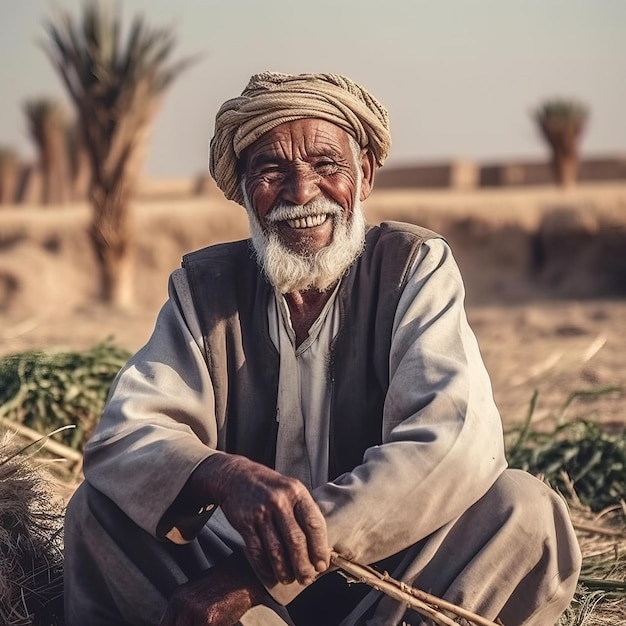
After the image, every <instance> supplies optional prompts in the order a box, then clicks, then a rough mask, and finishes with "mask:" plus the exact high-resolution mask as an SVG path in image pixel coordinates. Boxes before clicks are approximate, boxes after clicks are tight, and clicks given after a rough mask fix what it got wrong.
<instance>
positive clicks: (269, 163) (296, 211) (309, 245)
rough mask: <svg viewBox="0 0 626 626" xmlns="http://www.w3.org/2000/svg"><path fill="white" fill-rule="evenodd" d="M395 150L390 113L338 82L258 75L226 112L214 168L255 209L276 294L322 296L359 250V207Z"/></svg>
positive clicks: (258, 246) (256, 230)
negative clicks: (318, 293) (380, 167)
mask: <svg viewBox="0 0 626 626" xmlns="http://www.w3.org/2000/svg"><path fill="white" fill-rule="evenodd" d="M389 146H390V137H389V127H388V120H387V114H386V111H385V109H384V108H383V107H382V106H381V105H380V104H379V103H378V102H377V101H376V100H374V98H372V96H371V95H370V94H368V93H367V92H366V91H365V90H363V89H362V88H361V87H359V86H358V85H356V84H355V83H353V82H352V81H350V80H349V79H347V78H344V77H341V76H336V75H328V74H321V75H318V74H315V75H310V74H305V75H298V76H290V75H284V74H273V73H265V74H258V75H256V76H253V77H252V79H251V80H250V83H249V84H248V87H247V88H246V90H244V92H243V94H242V96H241V97H239V98H235V99H234V100H229V101H228V102H226V103H225V104H224V105H223V106H222V108H221V109H220V111H219V112H218V114H217V118H216V124H215V135H214V137H213V139H212V140H211V159H210V170H211V173H212V174H213V176H214V178H215V180H216V181H217V184H218V186H219V187H220V188H221V189H222V191H224V193H225V195H226V196H227V197H228V198H230V199H233V200H235V201H237V202H239V203H240V204H243V205H244V206H245V207H246V209H247V210H248V214H249V218H250V227H251V233H252V240H253V244H254V247H255V250H256V252H257V256H258V258H259V263H260V264H261V266H262V267H263V269H264V271H265V273H266V274H267V275H268V278H269V279H270V282H272V283H273V284H274V285H275V286H276V287H277V289H279V290H280V291H281V292H283V293H286V292H289V291H295V290H304V289H309V288H316V289H319V290H325V289H327V288H328V287H330V286H331V285H332V284H334V283H335V282H336V281H337V280H338V279H339V278H340V277H341V275H342V274H343V273H344V272H345V271H346V270H347V269H348V267H349V266H350V265H351V264H352V262H353V261H354V259H355V258H356V257H357V256H358V255H359V254H360V252H361V251H362V248H363V242H364V232H365V226H364V219H363V215H362V212H361V209H360V203H361V201H362V200H364V199H365V198H366V197H367V196H368V195H369V193H370V191H371V189H372V185H373V180H374V170H375V168H376V166H377V165H382V163H383V162H384V160H385V158H386V156H387V153H388V150H389Z"/></svg>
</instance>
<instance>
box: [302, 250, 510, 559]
mask: <svg viewBox="0 0 626 626" xmlns="http://www.w3.org/2000/svg"><path fill="white" fill-rule="evenodd" d="M464 295H465V294H464V288H463V283H462V279H461V276H460V272H459V270H458V267H457V265H456V262H455V261H454V259H453V257H452V253H451V251H450V248H449V247H448V245H447V244H446V243H445V241H443V240H441V239H433V240H428V241H427V242H425V243H424V244H423V245H422V248H421V251H420V254H419V256H418V258H417V260H416V262H415V265H414V268H413V271H412V274H411V276H410V279H409V281H408V284H407V285H406V287H405V289H404V291H403V294H402V296H401V298H400V301H399V305H398V308H397V311H396V315H395V319H394V327H393V334H392V342H391V350H390V355H389V365H390V380H389V389H388V393H387V396H386V399H385V406H384V413H383V431H384V432H383V443H382V444H381V445H379V446H376V447H372V448H370V449H368V450H367V451H366V452H365V455H364V458H363V463H362V464H361V465H359V466H358V467H356V468H355V469H354V470H353V471H352V472H349V473H346V474H343V475H342V476H340V477H338V478H337V479H336V480H334V481H333V482H329V483H327V484H325V485H322V486H321V487H319V488H318V489H316V490H315V491H314V492H313V495H314V498H315V500H316V501H317V503H318V504H319V506H320V508H321V510H322V513H323V514H324V516H325V518H326V521H327V526H328V535H329V545H330V546H331V547H332V548H334V549H335V550H337V551H338V552H340V553H341V554H343V555H344V556H346V557H347V558H350V559H354V560H356V561H358V562H362V563H372V562H375V561H378V560H380V559H382V558H385V557H387V556H390V555H391V554H395V553H396V552H399V551H400V550H402V549H404V548H406V547H408V546H409V545H412V544H414V543H416V542H417V541H419V540H421V539H423V538H424V537H426V536H428V535H429V534H431V533H432V532H434V531H435V530H437V529H438V528H440V527H442V526H443V525H445V524H447V523H449V522H451V521H453V520H454V519H456V518H457V517H459V516H460V515H461V514H462V513H463V512H464V511H466V510H467V509H468V508H469V507H470V506H471V505H472V504H474V503H475V502H476V501H477V500H479V499H480V498H481V497H482V496H483V495H484V494H485V493H486V492H487V490H488V489H489V488H490V487H491V485H492V484H493V483H494V482H495V481H496V479H497V477H498V476H499V475H500V474H501V472H502V471H503V470H504V469H505V467H506V460H505V456H504V442H503V435H502V424H501V420H500V416H499V413H498V410H497V408H496V406H495V402H494V399H493V394H492V390H491V383H490V380H489V377H488V374H487V372H486V369H485V367H484V364H483V361H482V358H481V355H480V352H479V349H478V345H477V342H476V339H475V337H474V334H473V332H472V331H471V329H470V327H469V325H468V322H467V319H466V314H465V309H464Z"/></svg>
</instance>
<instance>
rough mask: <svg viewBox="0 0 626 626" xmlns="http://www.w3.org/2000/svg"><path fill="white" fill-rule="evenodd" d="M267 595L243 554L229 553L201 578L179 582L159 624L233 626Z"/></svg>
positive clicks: (163, 625) (161, 625) (168, 625)
mask: <svg viewBox="0 0 626 626" xmlns="http://www.w3.org/2000/svg"><path fill="white" fill-rule="evenodd" d="M264 597H266V591H265V589H264V588H263V586H262V585H261V583H260V582H259V581H258V579H257V578H256V576H255V574H254V572H252V570H251V568H250V565H249V564H248V562H247V561H246V559H245V557H243V555H242V556H231V557H229V558H227V559H226V560H225V561H224V562H223V563H221V564H220V565H218V566H216V567H214V568H212V569H210V570H208V571H207V572H206V574H204V575H203V576H202V577H201V578H199V579H197V580H193V581H190V582H188V583H185V584H184V585H181V586H180V587H179V588H178V589H177V590H176V591H175V592H174V594H173V595H172V597H171V598H170V600H169V602H168V605H167V608H166V610H165V613H164V614H163V617H162V618H161V621H160V622H159V626H232V625H233V624H236V623H237V622H238V621H239V619H240V618H241V616H242V615H243V614H244V613H245V612H246V611H248V610H249V609H251V608H252V607H253V606H256V605H257V604H261V603H262V601H263V598H264Z"/></svg>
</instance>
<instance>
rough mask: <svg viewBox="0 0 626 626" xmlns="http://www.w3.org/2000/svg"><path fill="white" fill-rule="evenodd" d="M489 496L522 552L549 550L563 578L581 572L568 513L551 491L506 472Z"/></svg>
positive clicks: (529, 478)
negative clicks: (514, 536) (533, 547)
mask: <svg viewBox="0 0 626 626" xmlns="http://www.w3.org/2000/svg"><path fill="white" fill-rule="evenodd" d="M490 495H491V497H492V498H493V504H492V505H493V506H494V508H495V510H497V511H500V512H502V513H504V520H505V521H504V523H505V524H506V525H507V526H509V527H510V530H512V532H513V533H515V535H516V536H518V537H519V545H520V546H521V547H522V549H525V550H528V549H532V548H531V546H536V548H537V549H538V550H548V551H550V552H551V553H552V554H553V556H554V558H555V559H556V560H557V562H558V570H559V571H560V572H561V573H562V574H564V575H567V574H569V573H573V572H578V571H579V570H580V566H581V560H582V557H581V553H580V548H579V545H578V539H577V537H576V534H575V532H574V528H573V525H572V522H571V519H570V516H569V511H568V509H567V505H566V504H565V502H564V500H563V499H562V498H561V497H560V496H559V495H558V494H557V493H556V492H555V491H554V490H553V489H551V488H550V487H548V486H547V485H545V484H544V483H543V482H541V481H540V480H539V479H537V478H535V477H534V476H532V475H531V474H529V473H528V472H524V471H522V470H506V471H505V472H504V473H503V474H502V476H501V477H500V478H499V479H498V481H496V483H495V485H494V486H493V488H492V490H491V492H490Z"/></svg>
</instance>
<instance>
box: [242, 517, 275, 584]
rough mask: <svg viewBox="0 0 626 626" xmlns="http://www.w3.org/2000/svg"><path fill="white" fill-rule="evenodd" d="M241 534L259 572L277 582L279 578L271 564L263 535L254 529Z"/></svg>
mask: <svg viewBox="0 0 626 626" xmlns="http://www.w3.org/2000/svg"><path fill="white" fill-rule="evenodd" d="M241 536H242V538H243V541H244V543H245V544H246V551H247V553H248V557H249V559H250V562H251V563H252V566H253V567H254V569H255V570H256V571H257V573H258V574H259V575H260V576H261V577H262V578H264V579H265V580H266V581H268V582H276V581H277V580H278V579H277V578H276V576H275V574H274V569H273V568H272V565H271V564H270V561H269V559H268V556H267V553H266V551H265V546H264V545H263V540H262V539H261V537H260V536H259V535H258V534H257V533H256V532H255V531H254V529H252V530H251V531H250V532H241Z"/></svg>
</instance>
